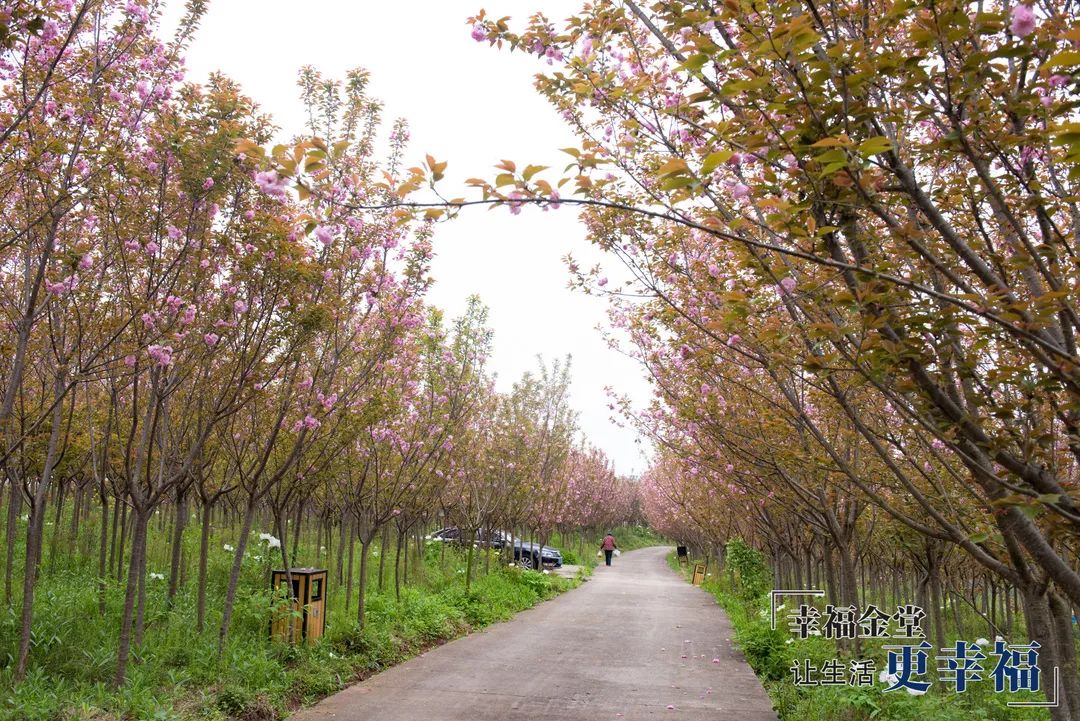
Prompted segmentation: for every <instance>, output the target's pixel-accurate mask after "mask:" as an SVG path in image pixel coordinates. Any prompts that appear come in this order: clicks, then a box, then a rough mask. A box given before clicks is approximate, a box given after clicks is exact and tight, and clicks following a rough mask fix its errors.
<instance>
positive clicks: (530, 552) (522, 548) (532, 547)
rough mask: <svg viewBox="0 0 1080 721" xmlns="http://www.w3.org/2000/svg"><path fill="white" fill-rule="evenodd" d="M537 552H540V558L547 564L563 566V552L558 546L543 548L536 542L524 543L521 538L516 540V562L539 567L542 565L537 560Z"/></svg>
mask: <svg viewBox="0 0 1080 721" xmlns="http://www.w3.org/2000/svg"><path fill="white" fill-rule="evenodd" d="M537 554H539V556H540V559H541V561H542V562H543V564H544V565H545V566H551V567H553V568H562V565H563V558H562V553H560V552H559V550H558V549H557V548H551V547H549V546H544V547H542V548H541V547H540V546H538V545H536V544H535V543H522V542H521V541H520V540H518V541H514V562H515V563H518V564H520V565H522V566H525V567H527V568H539V567H540V565H539V564H538V563H537V562H536V560H537Z"/></svg>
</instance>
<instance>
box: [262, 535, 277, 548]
mask: <svg viewBox="0 0 1080 721" xmlns="http://www.w3.org/2000/svg"><path fill="white" fill-rule="evenodd" d="M259 540H260V541H262V542H263V543H265V544H266V545H267V546H269V547H270V548H281V541H279V540H278V539H276V538H274V536H273V535H272V534H269V533H260V534H259Z"/></svg>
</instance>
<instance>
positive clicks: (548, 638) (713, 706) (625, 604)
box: [290, 548, 776, 721]
mask: <svg viewBox="0 0 1080 721" xmlns="http://www.w3.org/2000/svg"><path fill="white" fill-rule="evenodd" d="M669 550H670V549H667V548H645V549H641V550H638V551H631V552H629V553H625V554H623V555H622V556H621V557H620V558H617V559H615V562H614V565H613V566H612V567H611V568H606V567H604V566H600V567H599V568H597V569H596V571H595V573H594V574H593V576H592V579H591V580H589V581H588V582H587V583H585V584H583V585H582V586H581V587H580V588H578V589H576V590H574V591H570V592H568V593H565V594H563V595H562V596H559V597H558V598H556V599H554V600H552V601H548V602H546V603H542V604H540V605H539V606H537V607H536V608H533V609H530V610H528V611H524V612H522V613H520V614H518V615H517V616H516V617H514V619H513V620H511V621H508V622H506V623H499V624H495V625H493V626H490V627H489V628H487V629H486V630H485V631H483V632H479V633H476V634H473V635H470V636H466V637H464V638H461V639H458V640H456V641H453V642H451V643H448V644H446V645H445V646H440V647H439V648H436V649H433V650H431V651H429V652H428V653H426V654H424V655H423V656H419V657H417V658H414V659H412V660H411V661H408V662H406V663H403V664H401V665H399V666H395V667H394V668H391V669H389V670H387V671H384V672H383V673H380V674H378V675H376V676H373V677H371V678H370V679H368V680H366V681H364V682H362V683H358V684H356V685H354V686H351V687H349V688H347V689H345V690H344V691H342V692H340V693H338V694H336V695H334V696H331V697H329V698H327V699H325V700H323V701H322V702H320V703H319V704H317V705H315V706H313V707H311V708H309V709H306V710H303V711H300V712H298V713H297V714H295V715H293V716H292V717H290V721H330V720H331V719H332V720H333V721H512V720H521V721H555V720H558V721H578V720H580V721H603V720H606V719H611V720H612V721H616V720H619V721H635V720H636V719H655V718H670V719H672V720H673V721H674V720H675V719H679V720H680V721H681V720H683V719H693V720H694V721H727V720H728V719H730V720H731V721H776V715H775V713H774V712H773V710H772V705H771V704H770V702H769V698H768V696H767V695H766V694H765V691H764V689H762V687H761V683H760V682H759V681H758V679H757V677H756V676H755V675H754V672H753V671H752V670H751V669H750V666H749V665H747V663H746V661H745V660H744V659H743V657H742V656H741V655H740V654H739V653H738V652H737V651H736V650H735V649H734V647H733V643H732V641H731V637H732V629H731V624H730V623H729V622H728V619H727V616H726V615H725V614H724V612H723V611H722V610H721V609H720V607H719V606H717V605H716V603H715V602H714V601H713V599H712V597H711V596H709V595H708V594H706V593H705V592H704V591H702V590H701V589H698V588H694V587H693V586H691V585H690V584H688V583H686V582H685V581H683V580H682V579H681V578H679V577H678V576H677V575H676V574H675V573H673V572H672V571H671V569H670V568H668V566H667V563H666V562H665V556H666V554H667V553H668V551H669ZM713 659H719V663H713ZM669 706H673V707H674V708H668V707H669Z"/></svg>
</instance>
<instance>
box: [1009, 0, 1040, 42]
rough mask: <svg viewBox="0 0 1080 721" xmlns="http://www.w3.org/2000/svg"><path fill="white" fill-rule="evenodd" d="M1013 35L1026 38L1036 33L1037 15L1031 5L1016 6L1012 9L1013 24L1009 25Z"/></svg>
mask: <svg viewBox="0 0 1080 721" xmlns="http://www.w3.org/2000/svg"><path fill="white" fill-rule="evenodd" d="M1009 28H1010V29H1011V30H1012V32H1013V35H1016V36H1017V37H1021V38H1026V37H1027V36H1028V35H1031V33H1033V32H1035V13H1034V12H1032V10H1031V7H1030V6H1029V5H1014V6H1013V9H1012V23H1011V24H1010V25H1009Z"/></svg>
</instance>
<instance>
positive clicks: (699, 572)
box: [694, 563, 708, 586]
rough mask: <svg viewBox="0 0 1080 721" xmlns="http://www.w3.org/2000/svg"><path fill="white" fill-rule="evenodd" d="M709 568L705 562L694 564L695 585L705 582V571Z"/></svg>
mask: <svg viewBox="0 0 1080 721" xmlns="http://www.w3.org/2000/svg"><path fill="white" fill-rule="evenodd" d="M707 568H708V566H706V565H705V564H704V563H695V564H694V585H695V586H700V585H701V584H703V583H705V571H706V569H707Z"/></svg>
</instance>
